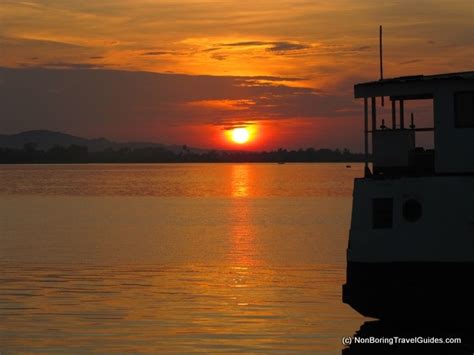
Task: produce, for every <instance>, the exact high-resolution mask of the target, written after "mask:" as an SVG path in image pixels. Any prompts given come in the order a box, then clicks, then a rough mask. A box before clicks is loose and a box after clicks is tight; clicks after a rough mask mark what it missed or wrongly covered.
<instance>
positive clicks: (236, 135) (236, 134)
mask: <svg viewBox="0 0 474 355" xmlns="http://www.w3.org/2000/svg"><path fill="white" fill-rule="evenodd" d="M249 138H250V132H249V131H248V129H247V128H246V127H239V128H234V129H233V130H232V140H233V141H234V142H235V143H238V144H244V143H247V142H248V141H249Z"/></svg>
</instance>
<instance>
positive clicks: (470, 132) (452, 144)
mask: <svg viewBox="0 0 474 355" xmlns="http://www.w3.org/2000/svg"><path fill="white" fill-rule="evenodd" d="M354 96H355V98H356V99H363V102H364V148H365V166H364V176H363V177H361V178H356V179H355V180H354V192H353V203H352V216H351V226H350V231H349V241H348V247H347V269H346V282H345V284H344V285H343V295H342V298H343V302H344V303H346V304H348V305H350V306H351V307H352V308H353V309H355V310H356V311H358V312H359V313H360V314H362V315H363V316H366V317H372V318H378V319H382V320H409V319H425V320H430V319H433V320H448V319H449V320H461V319H466V320H472V318H473V317H474V301H473V300H474V290H473V288H472V287H471V283H472V276H473V275H474V72H459V73H446V74H438V75H415V76H404V77H397V78H391V79H381V80H378V81H373V82H365V83H360V84H356V85H355V86H354ZM384 98H385V99H388V100H386V101H387V103H388V102H390V103H391V114H390V106H389V107H388V108H389V110H387V111H388V112H385V114H386V116H387V117H384V118H383V119H381V117H377V107H378V103H379V102H380V103H382V102H383V99H384ZM411 100H431V102H432V104H433V111H432V112H433V117H432V122H433V124H432V126H430V127H416V125H415V122H413V116H412V119H411V122H410V124H409V125H408V124H407V123H406V122H405V103H409V102H410V101H411ZM369 116H370V117H369ZM390 118H391V119H390ZM390 121H391V122H390ZM378 125H379V126H378ZM377 126H378V127H377ZM420 132H431V133H430V134H432V135H433V138H434V139H433V140H434V149H423V148H419V147H417V140H418V138H417V137H418V134H419V133H420ZM369 141H370V144H371V151H370V152H369ZM369 154H370V155H369ZM369 160H370V161H371V164H369Z"/></svg>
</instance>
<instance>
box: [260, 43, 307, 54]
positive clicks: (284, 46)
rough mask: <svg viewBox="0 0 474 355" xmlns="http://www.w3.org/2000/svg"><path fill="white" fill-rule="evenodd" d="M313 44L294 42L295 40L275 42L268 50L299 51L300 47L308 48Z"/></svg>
mask: <svg viewBox="0 0 474 355" xmlns="http://www.w3.org/2000/svg"><path fill="white" fill-rule="evenodd" d="M310 47H311V46H309V45H307V44H302V43H293V42H273V43H272V46H271V47H270V48H268V49H267V50H268V51H270V52H288V51H297V50H300V49H307V48H310Z"/></svg>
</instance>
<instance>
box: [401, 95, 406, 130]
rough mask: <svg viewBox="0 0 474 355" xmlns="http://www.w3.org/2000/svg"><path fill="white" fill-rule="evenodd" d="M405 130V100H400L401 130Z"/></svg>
mask: <svg viewBox="0 0 474 355" xmlns="http://www.w3.org/2000/svg"><path fill="white" fill-rule="evenodd" d="M404 128H405V110H404V107H403V99H400V129H404Z"/></svg>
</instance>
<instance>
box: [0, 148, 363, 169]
mask: <svg viewBox="0 0 474 355" xmlns="http://www.w3.org/2000/svg"><path fill="white" fill-rule="evenodd" d="M363 160H364V155H363V154H361V153H352V152H350V151H349V150H348V149H343V150H340V149H335V150H331V149H325V148H323V149H315V148H307V149H298V150H287V149H282V148H280V149H278V150H272V151H259V152H252V151H219V150H209V151H200V152H197V151H192V150H190V149H189V148H188V147H187V146H186V145H183V146H182V149H181V150H180V151H178V152H174V151H171V150H167V149H165V148H161V147H147V148H135V149H131V148H128V147H124V148H119V149H112V148H108V149H105V150H102V151H89V150H88V148H87V147H85V146H80V145H74V144H73V145H69V146H67V147H65V146H54V147H52V148H50V149H48V150H39V149H37V145H36V144H35V143H27V144H25V145H24V146H23V148H2V147H0V164H20V163H24V164H25V163H58V164H59V163H61V164H65V163H184V162H196V163H204V162H210V163H221V162H222V163H225V162H275V163H277V162H360V161H363Z"/></svg>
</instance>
